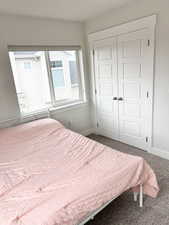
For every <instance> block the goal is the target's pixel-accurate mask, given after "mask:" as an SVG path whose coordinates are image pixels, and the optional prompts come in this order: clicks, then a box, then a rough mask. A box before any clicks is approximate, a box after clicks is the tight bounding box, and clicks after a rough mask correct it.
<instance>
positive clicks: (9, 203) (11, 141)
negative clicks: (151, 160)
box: [0, 119, 159, 225]
mask: <svg viewBox="0 0 169 225" xmlns="http://www.w3.org/2000/svg"><path fill="white" fill-rule="evenodd" d="M139 184H143V187H144V193H145V194H148V195H150V196H152V197H156V195H157V193H158V191H159V188H158V184H157V181H156V177H155V174H154V172H153V171H152V169H151V168H150V166H149V165H148V164H147V163H146V162H145V161H144V160H143V159H142V158H140V157H136V156H132V155H128V154H124V153H121V152H118V151H116V150H114V149H111V148H109V147H106V146H104V145H102V144H99V143H97V142H95V141H92V140H90V139H88V138H86V137H83V136H81V135H79V134H77V133H74V132H72V131H70V130H67V129H65V128H64V127H63V126H62V125H61V124H60V123H59V122H57V121H55V120H52V119H44V120H39V121H35V122H31V123H28V124H23V125H20V126H17V127H14V128H8V129H1V130H0V225H75V224H78V223H79V222H80V221H81V220H82V219H83V218H84V217H85V216H86V215H87V214H89V213H91V212H92V211H94V210H95V209H97V208H98V207H100V206H102V205H103V204H104V203H106V202H107V201H109V200H110V199H112V198H115V197H116V196H118V195H120V194H121V193H122V192H124V191H126V190H128V189H130V188H136V187H137V186H138V185H139Z"/></svg>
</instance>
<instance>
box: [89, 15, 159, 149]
mask: <svg viewBox="0 0 169 225" xmlns="http://www.w3.org/2000/svg"><path fill="white" fill-rule="evenodd" d="M156 22H157V15H151V16H148V17H144V18H141V19H137V20H134V21H131V22H127V23H124V24H121V25H117V26H113V27H111V28H108V29H105V30H102V31H98V32H95V33H91V34H88V43H89V54H90V72H91V82H92V85H91V88H92V90H91V108H92V115H93V121H94V122H93V126H94V129H96V131H97V112H96V107H95V105H96V104H97V99H96V97H97V96H96V93H95V90H96V82H95V71H94V55H93V53H94V44H95V43H97V41H99V40H102V39H106V38H110V37H115V36H118V35H121V34H125V33H129V32H133V31H137V30H141V29H145V28H148V29H149V31H150V43H151V50H152V55H153V57H154V52H155V27H156ZM151 73H152V74H151V75H152V76H154V62H152V69H151ZM152 92H153V90H152ZM152 118H153V96H152V113H151V118H150V120H151V131H150V137H151V138H150V140H149V141H150V142H149V146H148V148H146V149H145V150H147V151H149V150H150V149H151V147H152V128H153V121H152Z"/></svg>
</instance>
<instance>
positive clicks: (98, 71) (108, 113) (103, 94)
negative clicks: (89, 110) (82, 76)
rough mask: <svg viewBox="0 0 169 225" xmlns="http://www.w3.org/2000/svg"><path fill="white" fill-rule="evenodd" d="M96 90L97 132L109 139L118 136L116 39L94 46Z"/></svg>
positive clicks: (103, 41)
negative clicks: (115, 98)
mask: <svg viewBox="0 0 169 225" xmlns="http://www.w3.org/2000/svg"><path fill="white" fill-rule="evenodd" d="M94 52H95V54H94V65H95V79H96V90H97V95H96V98H97V121H98V127H97V132H98V133H99V134H102V135H106V136H108V137H111V138H115V137H117V136H118V109H117V108H118V101H117V100H113V98H114V97H117V89H118V87H117V52H116V39H114V38H110V39H106V40H102V41H98V42H96V43H95V45H94Z"/></svg>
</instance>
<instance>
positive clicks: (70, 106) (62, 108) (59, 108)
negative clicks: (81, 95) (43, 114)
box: [49, 101, 88, 113]
mask: <svg viewBox="0 0 169 225" xmlns="http://www.w3.org/2000/svg"><path fill="white" fill-rule="evenodd" d="M86 105H88V102H87V101H78V102H74V103H68V104H65V105H62V106H55V107H51V108H49V112H51V113H53V112H54V113H55V112H60V111H62V112H63V111H68V110H73V109H77V108H81V107H84V106H86Z"/></svg>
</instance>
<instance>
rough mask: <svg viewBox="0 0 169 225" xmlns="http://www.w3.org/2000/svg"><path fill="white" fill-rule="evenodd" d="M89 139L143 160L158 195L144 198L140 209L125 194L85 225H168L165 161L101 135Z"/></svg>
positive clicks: (168, 178) (168, 180)
mask: <svg viewBox="0 0 169 225" xmlns="http://www.w3.org/2000/svg"><path fill="white" fill-rule="evenodd" d="M89 138H91V139H94V140H96V141H98V142H100V143H102V144H105V145H107V146H110V147H112V148H114V149H118V150H119V151H122V152H125V153H129V154H133V155H138V156H141V157H143V158H144V159H145V160H147V162H148V163H149V164H150V165H151V167H152V168H153V169H154V171H155V173H156V175H157V178H158V182H159V185H160V193H159V196H158V197H157V198H156V199H152V198H150V197H145V198H144V207H143V208H139V206H138V203H135V202H134V201H133V195H132V193H131V192H126V193H124V194H122V195H121V196H120V197H118V198H117V199H115V200H114V201H113V202H112V203H111V204H110V205H109V206H107V207H106V208H105V209H104V210H103V211H101V212H100V213H99V214H98V215H97V216H96V217H95V218H94V220H91V221H90V222H88V223H87V225H169V161H168V160H165V159H162V158H160V157H157V156H154V155H152V154H149V153H146V152H144V151H142V150H140V149H137V148H135V147H132V146H129V145H126V144H123V143H120V142H117V141H113V140H111V139H108V138H105V137H102V136H97V135H90V136H89Z"/></svg>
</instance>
